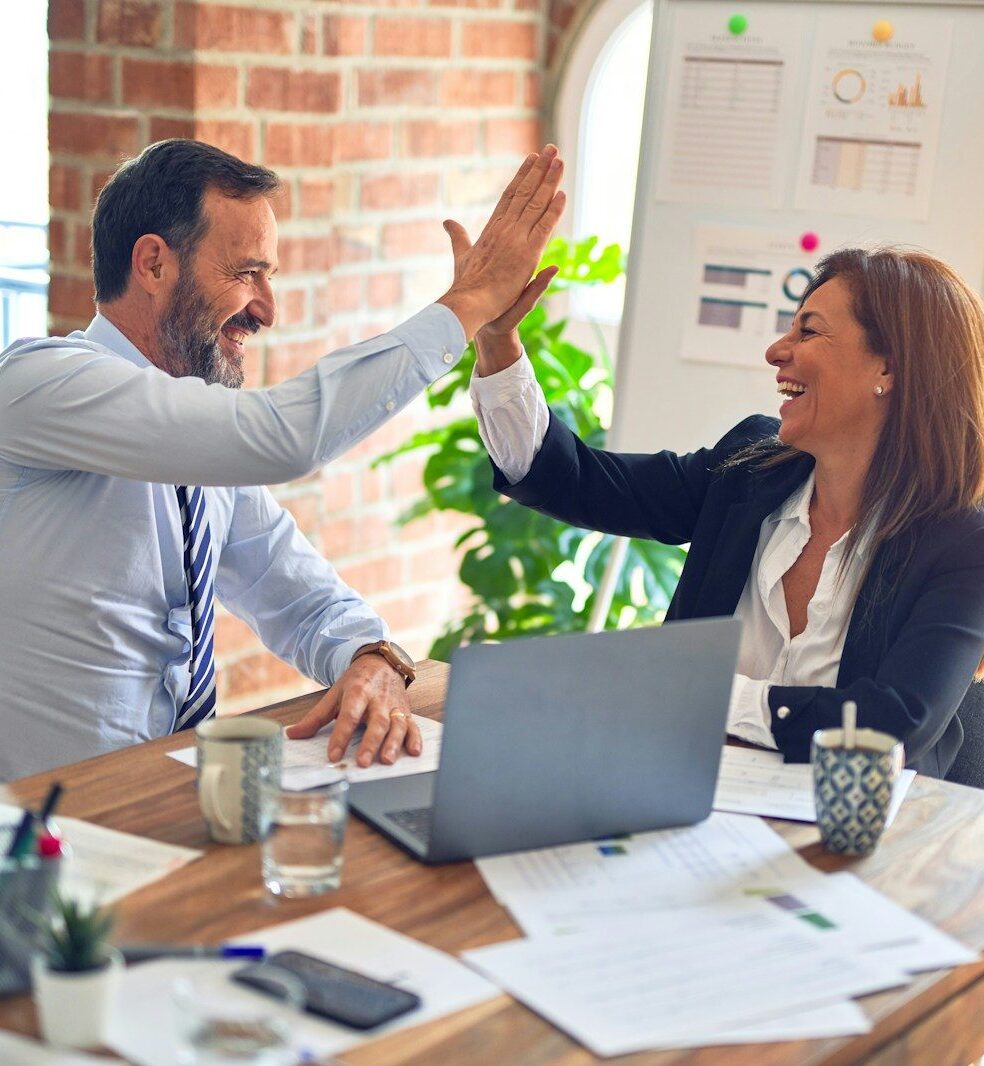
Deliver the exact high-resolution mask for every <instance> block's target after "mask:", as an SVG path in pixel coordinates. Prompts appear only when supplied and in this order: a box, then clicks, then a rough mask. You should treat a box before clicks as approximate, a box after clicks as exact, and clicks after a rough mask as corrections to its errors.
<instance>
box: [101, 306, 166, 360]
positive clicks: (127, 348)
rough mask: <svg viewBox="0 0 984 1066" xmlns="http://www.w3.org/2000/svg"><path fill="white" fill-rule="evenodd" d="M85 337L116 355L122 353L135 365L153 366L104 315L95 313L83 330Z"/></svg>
mask: <svg viewBox="0 0 984 1066" xmlns="http://www.w3.org/2000/svg"><path fill="white" fill-rule="evenodd" d="M84 335H85V339H86V340H87V341H93V342H94V343H95V344H101V345H102V346H103V347H104V348H108V349H109V350H110V351H111V352H115V353H116V354H117V355H122V356H123V358H124V359H127V360H129V361H130V362H131V363H133V364H134V365H135V366H140V367H144V366H153V363H151V361H150V360H149V359H148V358H147V357H146V356H145V355H144V354H143V352H141V351H140V349H139V348H138V347H137V346H136V345H135V344H133V343H132V342H131V341H130V340H128V339H127V338H126V337H124V336H123V334H122V333H121V332H120V331H119V330H118V329H117V328H116V327H115V326H114V325H113V323H112V322H110V321H109V319H108V318H106V317H105V316H104V315H101V314H97V315H96V317H95V318H94V319H93V320H92V321H91V322H90V323H89V325H88V327H87V328H86V329H85V331H84Z"/></svg>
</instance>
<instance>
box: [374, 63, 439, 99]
mask: <svg viewBox="0 0 984 1066" xmlns="http://www.w3.org/2000/svg"><path fill="white" fill-rule="evenodd" d="M358 77H359V82H358V85H359V106H360V107H374V106H378V105H381V104H400V105H407V104H421V105H427V104H435V103H437V78H436V76H435V74H434V72H433V71H430V70H360V71H359V74H358Z"/></svg>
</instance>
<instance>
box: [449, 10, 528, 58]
mask: <svg viewBox="0 0 984 1066" xmlns="http://www.w3.org/2000/svg"><path fill="white" fill-rule="evenodd" d="M537 48H538V43H537V33H536V23H533V22H514V21H512V20H509V19H495V20H491V19H490V20H488V21H486V22H466V23H464V25H463V26H462V27H461V52H462V55H464V56H469V57H471V56H484V57H487V58H492V59H536V58H537V54H538V53H537Z"/></svg>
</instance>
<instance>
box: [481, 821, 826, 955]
mask: <svg viewBox="0 0 984 1066" xmlns="http://www.w3.org/2000/svg"><path fill="white" fill-rule="evenodd" d="M476 865H477V866H478V869H479V871H480V872H481V874H482V877H484V878H485V883H486V884H487V885H488V887H489V891H490V892H491V893H492V895H493V896H495V898H496V899H497V900H498V901H499V902H500V903H501V904H503V906H506V907H508V908H509V910H510V912H511V913H512V915H513V918H514V919H515V920H516V922H517V923H518V924H519V925H520V926H521V927H522V928H523V929H524V930H525V931H526V933H527V934H529V935H533V934H534V933H537V932H543V931H553V930H556V929H562V928H565V927H568V926H570V925H572V924H579V923H580V922H581V921H583V919H584V918H585V916H591V915H595V916H603V915H608V914H615V915H617V914H619V913H622V912H624V911H626V910H629V911H633V912H636V911H638V912H642V913H645V912H650V911H656V910H662V909H664V908H668V907H685V906H692V905H696V904H699V903H706V902H708V901H710V900H714V899H720V898H725V897H735V896H741V895H744V894H745V893H747V892H749V891H762V890H769V889H781V888H787V887H791V886H794V885H797V884H800V883H802V882H804V881H810V880H814V879H816V878H819V877H821V876H822V874H820V873H819V872H818V871H817V870H815V869H814V868H813V867H812V866H810V865H809V863H807V862H805V861H804V860H803V859H801V858H800V857H799V855H797V854H796V852H795V851H793V849H792V848H790V847H789V845H788V844H787V843H786V842H785V841H784V840H783V839H782V837H781V836H779V834H778V833H776V832H775V831H774V830H772V829H770V828H769V827H768V826H767V825H766V824H765V822H763V821H762V820H761V819H759V818H748V817H745V816H743V815H738V814H721V813H714V814H712V815H711V816H710V818H708V819H707V820H706V821H704V822H701V823H699V824H698V825H694V826H686V827H684V828H682V829H663V830H659V831H657V832H653V833H636V834H633V835H631V836H626V837H620V838H611V839H606V840H596V841H587V842H585V843H583V844H566V845H562V846H560V847H554V848H540V849H537V850H535V851H523V852H514V853H512V854H508V855H495V856H492V857H491V858H487V859H478V860H477V861H476Z"/></svg>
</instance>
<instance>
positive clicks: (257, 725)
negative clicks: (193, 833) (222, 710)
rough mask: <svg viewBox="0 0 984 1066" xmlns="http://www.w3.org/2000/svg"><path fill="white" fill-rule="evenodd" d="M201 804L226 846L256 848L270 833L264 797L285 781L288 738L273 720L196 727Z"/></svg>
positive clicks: (213, 833) (230, 721)
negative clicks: (266, 791) (269, 788)
mask: <svg viewBox="0 0 984 1066" xmlns="http://www.w3.org/2000/svg"><path fill="white" fill-rule="evenodd" d="M195 746H196V747H197V749H198V802H199V803H200V804H201V808H202V814H203V815H204V816H205V824H206V825H207V826H208V832H209V835H210V836H211V838H212V839H213V840H217V841H218V842H219V843H220V844H252V843H254V842H255V841H257V840H262V839H263V836H264V834H265V826H264V824H263V813H262V802H261V798H262V792H263V789H264V788H265V787H267V786H268V785H269V783H270V782H271V781H275V782H279V781H280V768H281V763H282V761H283V748H284V741H283V733H282V732H281V729H280V725H279V724H278V723H277V722H271V721H270V720H269V719H267V718H248V717H242V718H240V717H235V718H210V719H208V721H205V722H202V723H201V725H199V726H196V728H195Z"/></svg>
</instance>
